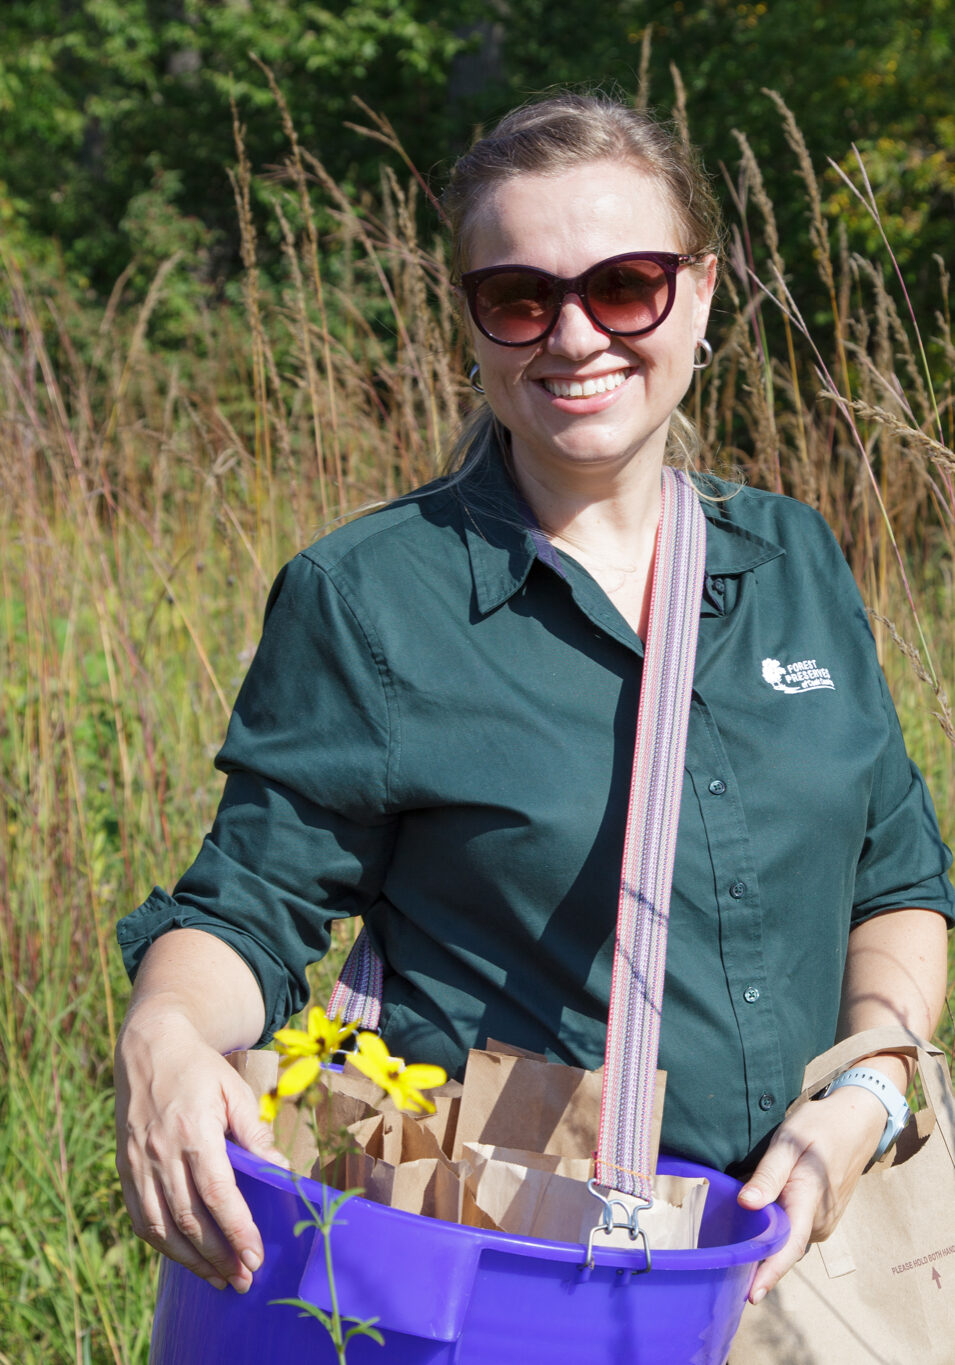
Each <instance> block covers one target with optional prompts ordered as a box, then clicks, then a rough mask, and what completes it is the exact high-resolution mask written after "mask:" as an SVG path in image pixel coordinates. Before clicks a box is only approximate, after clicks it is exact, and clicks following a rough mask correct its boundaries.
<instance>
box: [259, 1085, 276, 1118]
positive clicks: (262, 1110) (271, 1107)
mask: <svg viewBox="0 0 955 1365" xmlns="http://www.w3.org/2000/svg"><path fill="white" fill-rule="evenodd" d="M278 1112H279V1097H278V1095H277V1094H276V1093H275V1091H274V1090H268V1091H266V1093H265V1094H264V1095H263V1096H262V1098H261V1099H260V1100H259V1118H260V1119H261V1120H262V1122H263V1123H274V1122H275V1116H276V1115H277V1114H278Z"/></svg>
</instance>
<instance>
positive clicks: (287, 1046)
mask: <svg viewBox="0 0 955 1365" xmlns="http://www.w3.org/2000/svg"><path fill="white" fill-rule="evenodd" d="M274 1038H275V1041H276V1042H277V1043H278V1045H279V1048H280V1050H281V1051H282V1052H284V1053H285V1054H286V1056H289V1057H309V1056H311V1055H312V1054H313V1053H314V1052H315V1039H314V1038H312V1037H311V1036H310V1034H308V1033H306V1032H305V1031H304V1030H303V1029H300V1028H280V1029H277V1030H276V1032H275V1034H274Z"/></svg>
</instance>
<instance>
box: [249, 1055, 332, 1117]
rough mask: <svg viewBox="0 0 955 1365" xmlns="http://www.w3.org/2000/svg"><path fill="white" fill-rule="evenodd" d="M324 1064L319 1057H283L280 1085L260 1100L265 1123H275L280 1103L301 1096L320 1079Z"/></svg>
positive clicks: (260, 1112)
mask: <svg viewBox="0 0 955 1365" xmlns="http://www.w3.org/2000/svg"><path fill="white" fill-rule="evenodd" d="M321 1069H322V1064H321V1062H320V1061H319V1060H318V1058H317V1057H283V1059H282V1062H281V1070H280V1071H279V1079H278V1083H277V1085H276V1087H275V1089H274V1090H269V1091H268V1092H267V1093H266V1094H265V1095H263V1096H262V1098H261V1100H259V1116H260V1117H261V1118H262V1120H263V1122H265V1123H274V1122H275V1116H276V1114H277V1113H278V1112H279V1108H280V1101H281V1100H287V1099H291V1098H292V1096H293V1095H301V1094H302V1093H303V1092H304V1091H306V1090H307V1089H308V1087H309V1086H310V1085H313V1084H314V1083H315V1081H316V1080H317V1079H318V1076H319V1073H320V1071H321Z"/></svg>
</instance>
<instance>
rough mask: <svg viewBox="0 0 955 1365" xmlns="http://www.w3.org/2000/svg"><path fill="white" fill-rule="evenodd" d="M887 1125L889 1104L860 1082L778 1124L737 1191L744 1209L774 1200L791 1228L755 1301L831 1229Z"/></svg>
mask: <svg viewBox="0 0 955 1365" xmlns="http://www.w3.org/2000/svg"><path fill="white" fill-rule="evenodd" d="M884 1130H885V1108H884V1106H883V1105H882V1104H881V1102H880V1101H879V1100H878V1099H877V1098H876V1096H875V1095H872V1094H870V1093H869V1091H867V1090H862V1089H860V1088H859V1087H858V1086H845V1087H844V1088H842V1089H840V1090H835V1091H833V1093H832V1094H831V1095H827V1096H826V1098H825V1099H822V1100H812V1101H810V1102H809V1103H807V1104H803V1105H801V1106H800V1108H799V1109H797V1110H795V1111H794V1112H793V1113H792V1114H791V1115H790V1116H789V1117H788V1118H786V1119H784V1120H783V1122H782V1123H781V1124H780V1125H779V1127H778V1128H777V1129H776V1132H775V1133H774V1134H773V1137H772V1141H771V1142H770V1144H769V1147H768V1148H767V1149H766V1153H765V1155H764V1157H763V1159H762V1161H761V1162H760V1163H759V1165H758V1166H757V1167H756V1169H755V1171H754V1172H753V1174H752V1176H751V1177H750V1179H749V1180H748V1181H747V1182H746V1184H745V1185H744V1186H743V1188H742V1190H741V1191H740V1193H739V1203H740V1204H741V1205H742V1206H743V1207H744V1208H747V1209H761V1208H765V1206H766V1205H767V1204H771V1203H772V1202H773V1201H774V1200H776V1201H777V1202H778V1203H779V1204H780V1205H781V1206H782V1208H783V1209H785V1211H786V1214H787V1215H788V1217H789V1222H790V1225H791V1229H792V1230H791V1232H790V1235H789V1240H788V1242H787V1243H786V1245H785V1246H784V1247H783V1248H782V1250H781V1251H777V1252H776V1254H775V1255H774V1256H770V1257H768V1259H767V1260H765V1261H763V1262H762V1264H761V1265H760V1267H759V1269H758V1270H757V1272H756V1278H755V1279H754V1281H753V1286H752V1289H751V1290H750V1295H749V1297H750V1301H751V1302H752V1303H759V1302H760V1300H761V1299H763V1298H765V1297H766V1294H767V1293H768V1292H769V1290H770V1289H772V1288H773V1286H774V1285H775V1284H777V1283H778V1282H779V1280H780V1279H782V1277H783V1275H785V1274H786V1272H787V1270H791V1269H792V1267H793V1266H794V1265H795V1264H796V1262H797V1261H798V1260H800V1258H801V1257H802V1256H803V1255H804V1254H805V1251H806V1248H807V1247H808V1246H809V1243H810V1242H821V1241H823V1240H825V1238H826V1237H828V1236H829V1234H830V1233H831V1232H832V1230H833V1228H834V1227H835V1226H836V1223H838V1221H839V1219H840V1218H841V1217H842V1214H843V1212H844V1211H845V1207H846V1205H847V1203H848V1202H849V1197H850V1195H851V1194H852V1192H853V1190H854V1189H855V1187H856V1184H857V1183H858V1180H859V1177H860V1176H861V1175H862V1172H863V1171H864V1170H865V1168H866V1166H867V1165H868V1164H869V1161H870V1160H871V1158H872V1156H873V1153H874V1152H875V1150H876V1148H877V1147H878V1145H879V1139H880V1138H881V1136H882V1133H883V1132H884Z"/></svg>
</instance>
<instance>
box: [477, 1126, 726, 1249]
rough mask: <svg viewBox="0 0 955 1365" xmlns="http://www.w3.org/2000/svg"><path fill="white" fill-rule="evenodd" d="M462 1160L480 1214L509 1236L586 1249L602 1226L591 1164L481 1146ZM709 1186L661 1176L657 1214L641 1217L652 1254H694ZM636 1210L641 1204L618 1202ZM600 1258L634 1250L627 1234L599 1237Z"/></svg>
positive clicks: (617, 1196) (622, 1231)
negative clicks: (606, 1253) (611, 1251)
mask: <svg viewBox="0 0 955 1365" xmlns="http://www.w3.org/2000/svg"><path fill="white" fill-rule="evenodd" d="M464 1159H465V1161H466V1162H467V1163H468V1164H469V1165H470V1167H471V1174H470V1175H469V1176H468V1177H467V1187H468V1190H469V1191H470V1192H471V1194H472V1196H473V1200H474V1204H475V1206H476V1207H477V1208H478V1209H480V1210H481V1211H483V1212H484V1213H485V1214H486V1215H487V1216H488V1217H489V1218H490V1219H491V1220H492V1221H493V1222H494V1223H495V1225H496V1226H497V1227H499V1228H500V1229H501V1230H502V1231H503V1232H510V1233H513V1234H514V1235H515V1236H520V1237H541V1238H543V1239H544V1240H545V1241H550V1242H581V1243H583V1244H584V1245H586V1243H587V1240H588V1238H589V1236H590V1232H591V1229H592V1228H593V1227H594V1225H595V1224H596V1223H597V1222H598V1221H599V1218H600V1215H601V1212H602V1205H601V1204H600V1203H599V1201H598V1200H597V1199H595V1198H594V1196H593V1195H592V1194H591V1192H590V1190H589V1189H588V1188H587V1181H588V1180H589V1179H590V1177H591V1175H592V1174H593V1163H592V1161H591V1159H590V1158H585V1157H562V1156H557V1155H554V1154H544V1155H540V1154H538V1153H535V1152H515V1151H509V1150H508V1149H507V1148H503V1147H491V1146H487V1145H485V1144H482V1143H466V1144H465V1147H464ZM708 1186H709V1181H708V1180H705V1179H702V1178H701V1179H698V1180H688V1179H683V1178H681V1177H677V1176H657V1177H656V1178H655V1179H654V1182H653V1193H654V1203H653V1206H652V1208H649V1209H645V1210H643V1211H642V1212H641V1214H640V1220H639V1226H640V1229H641V1231H643V1232H645V1233H646V1235H647V1239H648V1241H649V1243H650V1247H651V1249H652V1250H654V1251H656V1250H660V1251H662V1250H664V1249H670V1248H692V1247H695V1246H696V1244H697V1241H698V1239H699V1234H700V1222H701V1220H702V1217H703V1204H704V1202H705V1200H706V1192H707V1188H708ZM614 1199H616V1200H619V1201H620V1202H621V1203H624V1204H627V1205H628V1211H629V1210H632V1208H633V1206H634V1204H636V1203H639V1201H638V1200H632V1199H628V1196H626V1195H622V1194H615V1195H614ZM595 1246H596V1248H597V1250H601V1251H606V1250H608V1249H610V1248H620V1249H622V1250H633V1249H634V1243H633V1240H632V1239H631V1237H630V1234H629V1232H628V1231H627V1230H626V1229H625V1228H615V1229H614V1230H613V1231H612V1232H610V1233H609V1234H605V1233H601V1234H600V1237H599V1238H598V1240H597V1241H596V1243H595Z"/></svg>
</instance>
